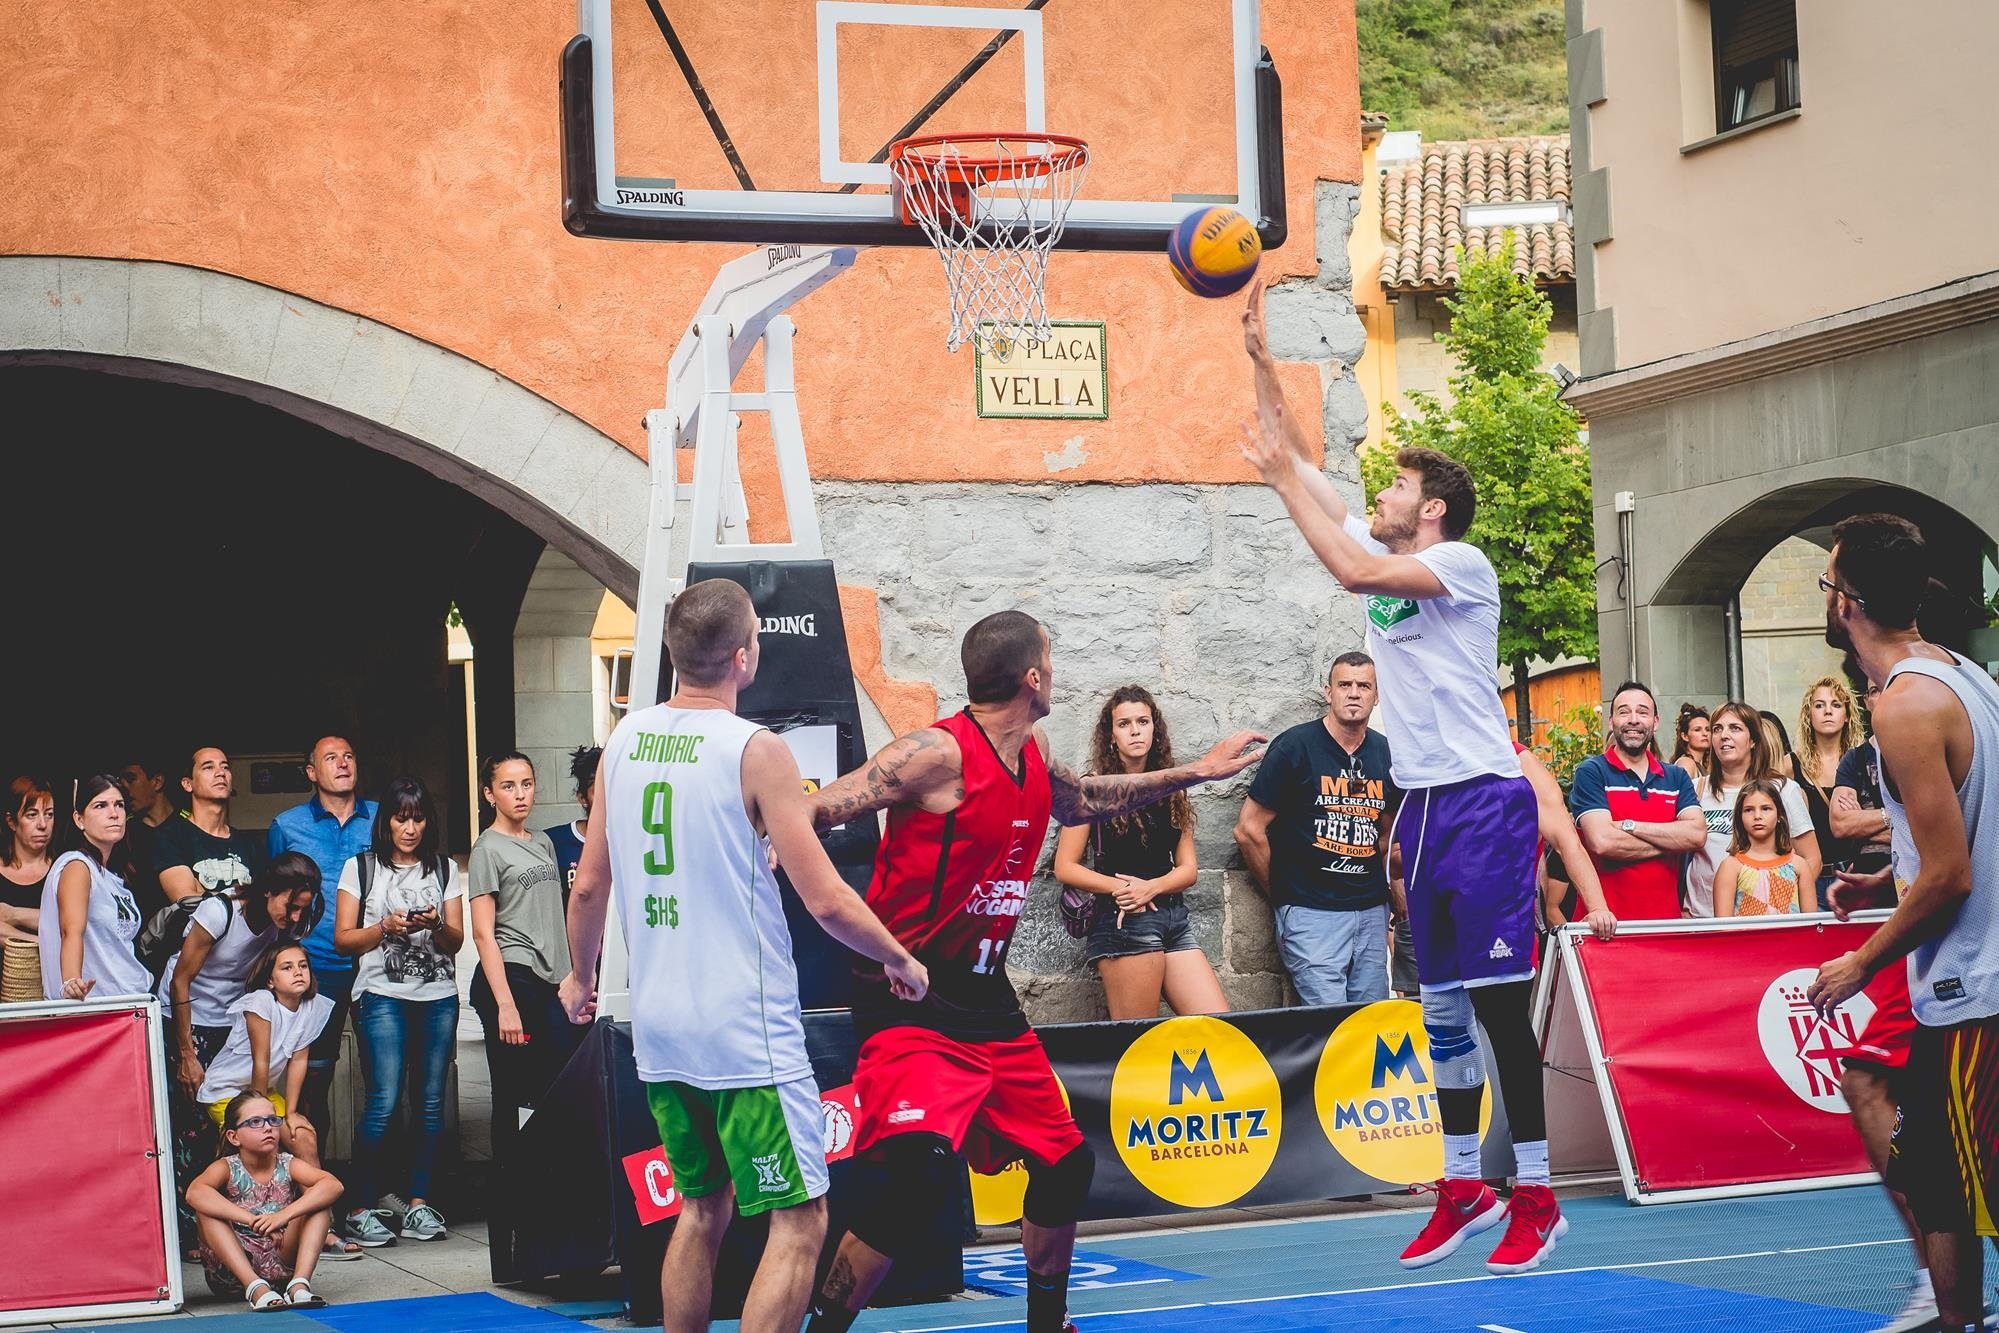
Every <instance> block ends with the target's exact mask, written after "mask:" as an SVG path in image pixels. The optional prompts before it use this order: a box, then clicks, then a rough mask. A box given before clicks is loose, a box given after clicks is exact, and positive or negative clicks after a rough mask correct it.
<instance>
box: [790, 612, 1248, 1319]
mask: <svg viewBox="0 0 1999 1333" xmlns="http://www.w3.org/2000/svg"><path fill="white" fill-rule="evenodd" d="M962 657H963V661H964V667H965V691H966V696H967V697H968V698H969V699H970V704H969V706H968V707H966V708H965V709H964V711H962V712H960V713H957V714H954V715H953V716H951V717H948V718H945V719H944V720H942V721H940V722H937V723H935V724H933V725H931V726H928V727H925V728H923V729H922V730H921V731H913V732H911V733H909V734H908V735H906V736H901V737H898V738H897V739H896V740H894V741H891V742H890V743H889V744H888V745H887V746H885V747H883V749H882V750H881V752H880V753H878V754H877V755H875V757H874V758H873V759H872V760H871V761H869V763H868V765H867V767H865V768H862V769H859V770H857V771H855V772H853V773H849V774H848V775H847V776H845V777H843V778H841V779H839V780H838V781H837V782H834V783H832V784H830V785H829V786H827V787H826V788H825V789H824V790H823V791H821V792H819V793H818V795H817V796H816V797H814V798H813V800H814V804H815V807H816V808H815V811H814V819H815V821H816V822H817V824H818V826H819V827H820V828H822V829H823V828H831V827H833V826H835V825H838V824H843V823H846V822H847V821H848V820H850V819H855V818H860V817H864V816H871V815H872V814H873V812H874V811H876V810H883V809H886V810H888V811H889V818H888V830H887V834H886V836H885V837H884V838H883V839H882V844H881V851H880V853H879V855H878V856H877V858H876V860H875V871H874V879H873V881H872V882H871V883H870V884H869V885H868V891H867V902H868V906H869V907H871V908H873V909H874V911H875V913H876V915H878V916H879V917H881V919H882V922H883V923H884V924H885V925H887V926H888V928H889V930H890V932H891V933H893V934H894V935H895V937H896V939H898V940H900V941H901V942H902V944H903V945H904V946H905V947H906V948H908V950H909V951H910V952H911V953H912V954H914V955H915V956H916V957H917V958H918V959H919V960H920V961H921V962H922V963H923V964H924V965H925V966H926V967H927V968H928V969H929V980H930V991H929V994H928V995H926V996H925V997H924V998H923V999H922V1000H921V1001H920V1002H911V1001H908V1000H904V999H900V998H898V997H897V996H896V995H894V994H893V993H892V992H891V990H890V989H889V987H888V984H887V981H886V979H885V977H884V975H883V972H882V969H881V967H880V966H879V965H878V964H868V963H862V964H860V966H859V970H858V971H857V983H858V984H857V987H856V990H857V994H856V996H855V1000H854V1026H855V1027H856V1028H857V1029H858V1030H859V1034H860V1037H861V1039H862V1040H861V1051H860V1060H859V1063H858V1065H857V1066H856V1069H855V1073H854V1085H855V1092H856V1093H857V1094H858V1096H859V1100H860V1124H859V1126H858V1129H857V1140H856V1146H857V1151H858V1152H860V1153H861V1154H862V1155H863V1156H866V1157H869V1158H870V1159H872V1160H873V1161H875V1162H877V1163H878V1164H879V1165H880V1166H881V1167H882V1168H883V1169H884V1170H885V1171H886V1172H887V1175H888V1178H889V1180H888V1185H887V1187H886V1188H883V1189H880V1190H877V1191H875V1192H874V1193H873V1195H872V1197H871V1198H870V1199H868V1200H867V1201H866V1202H865V1203H863V1204H862V1206H861V1210H860V1215H859V1220H858V1221H857V1222H856V1223H855V1226H854V1230H853V1231H852V1232H851V1233H849V1234H848V1235H847V1236H846V1237H845V1238H844V1239H843V1240H842V1241H841V1242H840V1250H839V1253H838V1254H837V1255H836V1256H835V1257H834V1260H833V1266H832V1268H831V1269H830V1270H829V1271H828V1273H827V1275H826V1281H825V1285H824V1287H823V1288H822V1290H821V1294H820V1298H819V1302H818V1307H817V1313H815V1314H814V1316H813V1318H812V1322H811V1324H810V1325H809V1326H808V1327H809V1328H810V1329H811V1330H812V1333H840V1330H843V1329H846V1328H847V1327H849V1326H850V1325H851V1324H852V1323H853V1321H854V1315H855V1313H856V1312H857V1311H859V1310H860V1309H862V1308H864V1307H865V1306H866V1305H867V1302H868V1298H869V1296H871V1295H872V1294H873V1293H874V1291H875V1288H876V1287H878V1286H879V1285H880V1284H881V1281H882V1279H883V1278H885V1277H887V1276H888V1272H889V1269H890V1268H891V1267H892V1266H893V1265H894V1263H895V1261H896V1259H897V1258H899V1257H901V1256H902V1255H905V1254H907V1253H909V1252H910V1250H911V1248H912V1247H913V1246H915V1245H916V1244H917V1243H919V1242H920V1240H921V1239H922V1236H923V1235H924V1233H925V1231H926V1230H927V1228H928V1227H929V1226H930V1223H931V1218H932V1217H933V1216H934V1214H935V1212H936V1204H937V1202H938V1201H939V1200H942V1199H946V1198H949V1197H952V1196H953V1195H955V1193H956V1191H957V1189H958V1182H959V1181H960V1180H961V1179H962V1176H961V1175H960V1171H961V1168H959V1167H958V1166H957V1159H956V1154H957V1153H959V1152H963V1153H964V1154H965V1156H966V1157H967V1158H968V1159H969V1160H970V1161H971V1163H972V1165H973V1167H974V1168H975V1169H977V1170H980V1171H996V1170H998V1169H999V1168H1000V1167H1002V1166H1004V1165H1005V1164H1006V1163H1008V1162H1011V1161H1014V1160H1018V1159H1025V1161H1026V1163H1027V1199H1026V1203H1025V1205H1024V1215H1023V1221H1022V1223H1021V1242H1022V1248H1023V1249H1024V1250H1025V1251H1026V1255H1027V1267H1028V1292H1027V1327H1028V1329H1029V1330H1030V1333H1059V1330H1062V1329H1064V1328H1069V1327H1073V1326H1071V1325H1069V1324H1068V1311H1067V1307H1068V1285H1069V1258H1070V1254H1071V1252H1072V1251H1073V1250H1074V1248H1075V1243H1076V1218H1077V1216H1078V1214H1079V1213H1080V1211H1081V1209H1082V1205H1083V1199H1084V1196H1085V1195H1086V1194H1087V1193H1088V1192H1089V1188H1090V1178H1091V1175H1092V1173H1093V1172H1094V1170H1095V1159H1094V1157H1093V1156H1092V1155H1091V1152H1090V1149H1089V1148H1088V1146H1086V1145H1085V1144H1084V1142H1083V1136H1082V1133H1081V1131H1079V1130H1078V1129H1077V1128H1076V1122H1075V1120H1074V1118H1073V1117H1071V1116H1070V1114H1069V1109H1068V1107H1067V1105H1066V1104H1065V1103H1064V1102H1063V1099H1062V1090H1061V1088H1060V1086H1059V1085H1058V1084H1057V1083H1056V1081H1055V1072H1054V1070H1052V1069H1051V1068H1049V1065H1048V1056H1047V1055H1046V1054H1045V1053H1044V1052H1043V1051H1042V1049H1041V1041H1040V1039H1039V1038H1038V1037H1036V1036H1035V1035H1034V1033H1033V1032H1032V1031H1031V1030H1030V1029H1029V1027H1028V1025H1027V1018H1026V1016H1025V1015H1024V1014H1023V1013H1022V1012H1021V1008H1020V1000H1019V998H1018V997H1017V996H1016V995H1015V994H1014V991H1013V986H1012V983H1010V982H1009V981H1008V980H1007V975H1006V952H1007V946H1008V944H1010V943H1011V942H1012V940H1013V931H1014V927H1015V926H1016V925H1018V924H1019V922H1020V913H1021V909H1022V908H1023V907H1025V906H1026V904H1027V886H1028V881H1029V879H1030V878H1031V877H1032V875H1033V872H1034V863H1035V862H1036V860H1038V859H1039V857H1040V855H1041V844H1042V841H1043V839H1044V838H1045V837H1046V836H1047V832H1048V819H1049V815H1050V813H1051V812H1052V813H1053V814H1054V816H1055V818H1057V819H1059V820H1061V821H1062V822H1063V823H1065V824H1081V823H1088V822H1090V821H1092V820H1097V819H1105V818H1108V817H1110V816H1112V815H1117V814H1122V813H1124V812H1126V811H1129V810H1137V809H1139V808H1141V807H1143V806H1147V805H1150V804H1151V803H1152V802H1154V801H1157V800H1160V799H1162V798H1163V797H1166V796H1169V795H1171V794H1172V793H1174V792H1176V791H1181V790H1184V789H1185V788H1188V787H1192V786H1195V785H1197V784H1199V783H1203V782H1213V781H1215V780H1217V779H1220V778H1226V777H1230V776H1232V775H1233V774H1236V773H1240V772H1241V771H1242V770H1243V769H1245V768H1247V767H1249V766H1250V765H1251V764H1253V763H1255V762H1256V761H1257V759H1258V758H1259V757H1261V755H1262V751H1261V750H1255V749H1252V748H1251V747H1252V746H1255V745H1257V744H1259V743H1260V742H1261V741H1262V740H1263V739H1264V737H1263V736H1261V735H1260V734H1258V733H1256V732H1252V731H1239V732H1237V733H1236V734H1235V735H1233V736H1230V737H1229V738H1228V739H1226V740H1224V741H1222V742H1221V743H1220V744H1219V745H1217V746H1215V747H1214V748H1213V749H1212V750H1209V751H1208V753H1207V754H1205V755H1203V756H1202V757H1201V758H1200V759H1198V760H1196V761H1195V762H1193V763H1191V764H1182V765H1180V766H1179V767H1177V768H1166V769H1159V770H1156V771H1154V772H1149V773H1119V774H1107V775H1104V776H1102V777H1087V778H1085V777H1078V776H1077V775H1076V774H1075V772H1074V771H1073V770H1071V769H1070V768H1069V767H1068V766H1067V765H1066V764H1064V763H1062V762H1061V761H1060V760H1058V759H1053V758H1051V757H1050V756H1049V752H1048V738H1047V737H1046V736H1045V735H1044V734H1043V733H1042V730H1041V727H1040V721H1041V719H1042V718H1044V717H1046V716H1047V715H1048V700H1049V692H1050V689H1051V681H1052V669H1051V665H1050V651H1049V641H1048V632H1047V631H1046V630H1044V629H1043V628H1042V627H1041V625H1040V624H1039V622H1037V621H1036V620H1035V619H1034V618H1033V617H1032V616H1029V615H1027V614H1025V613H1023V612H1020V611H1000V612H997V613H996V614H993V615H990V616H987V617H986V618H985V619H983V620H981V621H979V622H978V624H976V625H974V626H972V628H971V629H970V630H969V631H968V632H967V633H966V635H965V640H964V645H963V648H962ZM911 1201H919V1202H914V1203H912V1202H911Z"/></svg>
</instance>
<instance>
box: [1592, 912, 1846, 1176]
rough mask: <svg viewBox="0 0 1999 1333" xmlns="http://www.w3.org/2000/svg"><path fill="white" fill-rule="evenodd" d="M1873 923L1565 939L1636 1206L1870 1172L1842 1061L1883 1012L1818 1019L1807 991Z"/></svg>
mask: <svg viewBox="0 0 1999 1333" xmlns="http://www.w3.org/2000/svg"><path fill="white" fill-rule="evenodd" d="M1877 925H1878V922H1877V921H1850V922H1837V921H1832V920H1798V921H1790V922H1785V923H1783V924H1781V925H1769V926H1765V925H1763V924H1762V923H1760V922H1759V923H1756V924H1755V925H1748V924H1743V925H1724V924H1713V925H1694V924H1692V923H1686V924H1685V925H1682V926H1677V927H1673V928H1664V929H1656V930H1653V929H1646V928H1644V927H1640V928H1638V929H1635V930H1630V931H1628V932H1625V933H1621V934H1620V935H1619V936H1618V938H1616V939H1615V940H1612V941H1610V942H1608V943H1602V942H1598V941H1594V940H1578V939H1576V938H1575V937H1573V936H1571V937H1568V938H1565V939H1564V940H1563V942H1562V943H1563V951H1562V952H1563V954H1564V955H1565V956H1566V957H1565V961H1566V962H1567V963H1568V964H1569V965H1570V966H1572V967H1579V968H1580V972H1581V980H1582V982H1583V985H1582V987H1581V990H1580V993H1579V994H1578V995H1577V997H1576V998H1577V1001H1578V1007H1579V1008H1580V1009H1581V1010H1582V1018H1583V1022H1584V1024H1585V1025H1586V1026H1588V1027H1592V1028H1593V1029H1594V1037H1595V1041H1594V1043H1593V1044H1594V1045H1595V1046H1596V1048H1597V1049H1596V1051H1594V1052H1593V1055H1595V1056H1596V1057H1597V1070H1596V1072H1597V1076H1598V1077H1599V1078H1600V1079H1601V1078H1603V1077H1606V1076H1607V1077H1608V1079H1609V1083H1610V1087H1611V1090H1612V1092H1613V1093H1614V1094H1615V1109H1616V1111H1617V1113H1618V1118H1619V1119H1621V1121H1622V1122H1623V1123H1622V1128H1623V1131H1624V1132H1623V1138H1624V1146H1625V1147H1626V1149H1627V1151H1628V1153H1629V1162H1628V1166H1629V1173H1628V1179H1629V1180H1630V1181H1631V1184H1632V1185H1633V1186H1635V1189H1634V1191H1633V1197H1639V1196H1643V1195H1658V1194H1662V1193H1670V1192H1678V1191H1688V1190H1713V1189H1717V1188H1726V1187H1741V1186H1755V1185H1758V1184H1767V1183H1771V1182H1798V1183H1800V1184H1803V1183H1805V1182H1819V1183H1824V1182H1826V1181H1827V1180H1828V1178H1851V1177H1854V1176H1856V1175H1864V1174H1865V1173H1867V1172H1868V1171H1869V1169H1870V1168H1869V1166H1868V1163H1867V1159H1866V1155H1865V1153H1864V1152H1863V1151H1862V1149H1861V1146H1860V1139H1859V1136H1858V1135H1857V1134H1856V1133H1855V1131H1854V1129H1853V1125H1852V1121H1851V1117H1850V1116H1849V1115H1848V1113H1847V1109H1846V1101H1845V1099H1844V1098H1843V1097H1842V1096H1841V1094H1840V1089H1839V1083H1840V1077H1841V1075H1842V1073H1843V1072H1844V1071H1843V1068H1842V1064H1841V1058H1840V1053H1841V1052H1843V1051H1845V1050H1847V1049H1849V1048H1850V1047H1852V1046H1853V1044H1854V1041H1855V1038H1856V1037H1857V1036H1858V1034H1859V1033H1860V1032H1861V1031H1863V1030H1864V1029H1865V1028H1866V1026H1867V1022H1868V1020H1869V1019H1870V1018H1872V1017H1873V1015H1874V1002H1873V1001H1872V1000H1871V999H1869V998H1868V997H1867V996H1866V995H1865V994H1861V995H1856V996H1854V997H1853V998H1852V999H1851V1000H1848V1001H1847V1002H1846V1003H1845V1004H1843V1005H1841V1006H1840V1007H1839V1008H1838V1009H1837V1010H1835V1011H1834V1012H1833V1013H1831V1014H1830V1015H1826V1016H1821V1015H1819V1014H1817V1013H1814V1012H1813V1010H1812V1008H1811V1006H1810V1005H1809V1004H1808V1003H1806V1000H1805V992H1806V987H1807V986H1809V985H1810V983H1811V980H1812V978H1813V977H1814V976H1816V975H1817V973H1818V969H1819V965H1820V964H1821V963H1823V962H1825V961H1826V960H1827V959H1830V958H1834V957H1837V956H1839V955H1840V954H1843V953H1845V952H1847V951H1848V950H1850V949H1853V948H1856V947H1858V946H1859V945H1860V944H1861V943H1862V942H1863V941H1865V940H1866V939H1867V937H1868V936H1869V935H1871V934H1873V932H1874V930H1875V929H1876V927H1877ZM1572 975H1573V974H1572ZM1614 1129H1615V1127H1613V1132H1614Z"/></svg>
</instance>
